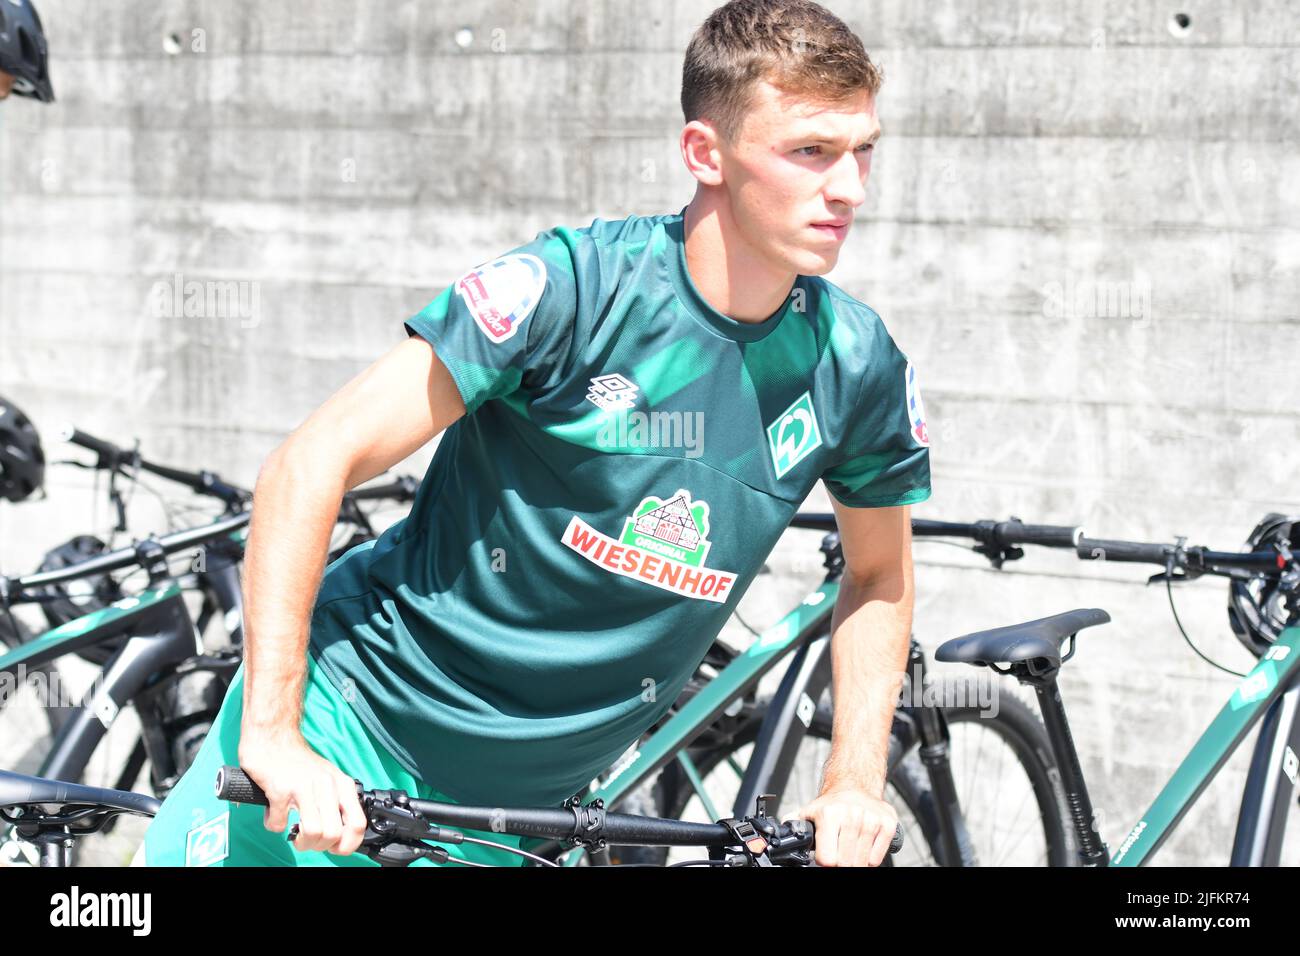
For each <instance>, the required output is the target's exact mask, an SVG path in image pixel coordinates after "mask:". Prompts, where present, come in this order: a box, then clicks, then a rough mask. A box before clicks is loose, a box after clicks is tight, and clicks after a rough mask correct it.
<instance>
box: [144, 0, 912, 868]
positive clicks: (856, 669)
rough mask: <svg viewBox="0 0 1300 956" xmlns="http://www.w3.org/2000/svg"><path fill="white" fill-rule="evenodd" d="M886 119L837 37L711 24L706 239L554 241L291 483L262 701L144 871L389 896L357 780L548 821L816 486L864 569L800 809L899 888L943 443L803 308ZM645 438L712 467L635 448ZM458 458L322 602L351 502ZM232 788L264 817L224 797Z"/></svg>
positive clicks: (640, 725) (287, 451)
mask: <svg viewBox="0 0 1300 956" xmlns="http://www.w3.org/2000/svg"><path fill="white" fill-rule="evenodd" d="M879 84H880V77H879V74H878V73H877V71H876V68H875V67H874V65H872V63H871V61H870V60H869V59H868V57H867V55H866V53H865V51H864V50H863V48H862V45H861V43H860V41H859V40H858V39H857V37H855V36H854V35H853V34H852V33H851V32H850V31H849V30H848V29H847V28H846V27H845V26H844V24H843V23H841V22H840V21H839V20H838V19H836V18H835V17H833V16H832V15H830V14H829V13H828V12H826V11H825V10H824V9H823V8H821V7H820V6H818V5H817V4H814V3H810V2H804V0H793V2H776V0H734V2H732V3H729V4H727V5H726V6H724V7H721V8H719V9H718V10H717V11H715V12H714V13H713V14H712V15H711V16H710V17H709V19H708V20H707V21H706V22H705V24H704V25H703V26H702V27H701V28H700V30H699V31H698V32H697V34H696V36H695V37H694V38H693V40H692V42H691V45H690V48H689V49H688V52H687V55H686V65H685V71H684V83H683V96H682V102H683V109H684V112H685V117H686V120H687V123H686V127H685V129H684V130H683V132H682V136H681V149H682V156H683V159H684V160H685V162H686V165H687V168H688V169H689V170H690V171H691V174H692V175H693V176H694V177H695V178H696V180H697V183H698V185H697V189H696V193H695V197H694V198H693V200H692V201H691V203H690V204H689V205H688V206H686V207H684V208H683V209H682V210H681V212H679V213H677V214H675V215H660V216H653V217H636V216H633V217H629V218H627V219H624V220H618V221H606V220H602V219H597V220H596V221H594V222H593V223H592V224H591V225H590V226H588V227H586V228H583V229H577V230H572V229H568V228H564V227H557V228H555V229H552V230H549V231H547V232H543V233H541V234H540V235H539V236H538V237H537V238H536V239H535V240H534V241H532V242H530V243H528V244H527V245H524V246H521V247H519V248H518V249H516V250H514V251H512V252H511V253H509V254H508V255H505V256H503V257H501V258H499V259H496V260H493V261H491V262H489V263H486V264H484V265H482V266H480V267H478V268H476V269H474V270H471V271H470V272H469V273H467V274H466V275H464V276H463V277H462V278H461V279H460V280H459V281H458V282H456V283H455V285H454V286H452V287H451V288H449V289H447V290H446V291H445V292H443V294H442V295H440V296H438V298H436V299H435V300H434V301H433V302H432V303H431V304H429V305H428V306H427V307H426V308H425V309H424V310H423V311H422V312H420V313H419V314H418V315H416V316H414V317H412V318H411V319H409V320H408V321H407V323H406V329H407V332H408V334H409V335H410V338H408V340H407V341H405V342H403V343H402V344H401V345H399V346H398V347H397V348H395V349H393V351H391V352H390V353H389V354H388V355H387V356H385V357H384V358H382V359H380V360H379V361H378V362H377V363H375V364H374V365H373V366H371V368H369V369H368V370H366V371H365V372H363V373H362V374H361V375H360V376H358V377H357V378H356V379H354V380H353V381H352V382H350V383H349V384H348V385H346V386H345V387H344V388H343V389H342V390H341V391H340V392H338V393H337V394H336V395H334V396H333V397H332V398H330V399H329V400H328V401H327V402H326V403H325V404H324V405H323V406H322V407H321V408H320V409H318V410H317V411H316V412H314V413H313V414H312V415H311V417H310V418H308V419H307V421H306V422H305V423H304V424H303V425H302V426H301V427H300V428H298V430H297V431H295V432H294V433H293V434H292V435H291V436H290V437H289V438H288V440H286V441H285V443H284V444H283V445H281V446H280V447H279V448H278V449H276V451H275V452H274V453H273V454H272V455H271V457H270V458H269V459H268V460H267V462H266V464H265V466H264V467H263V469H262V473H261V475H260V477H259V479H258V484H257V489H256V498H255V503H254V511H253V513H254V518H253V527H252V532H251V536H250V541H249V548H248V555H247V563H246V578H245V592H246V621H245V633H246V634H247V648H246V657H245V663H244V668H243V669H242V670H241V673H240V675H239V677H238V678H237V680H236V683H235V684H234V685H233V686H232V688H231V691H230V693H229V694H228V696H227V698H226V702H225V705H224V707H223V709H222V713H221V715H220V716H219V717H218V719H217V723H216V726H215V727H214V729H213V731H212V733H211V734H210V735H209V737H208V738H207V740H206V741H205V743H204V745H203V748H202V749H201V751H200V753H199V755H198V757H197V759H196V763H195V766H194V768H193V769H191V771H190V772H189V773H187V774H186V776H185V777H184V778H183V779H182V781H181V782H180V784H179V785H178V786H177V789H176V790H175V791H174V792H173V793H172V795H171V796H170V797H169V799H168V800H167V801H166V804H165V805H164V808H163V811H162V813H161V814H160V815H159V817H158V818H157V819H156V820H155V822H154V823H153V825H152V826H151V828H150V830H149V833H148V838H147V840H146V853H147V856H148V862H149V863H151V864H157V863H162V864H167V863H178V862H182V861H184V862H186V863H190V864H195V863H197V864H204V865H206V864H222V865H230V864H236V863H250V862H268V863H274V862H282V863H291V864H292V863H298V864H302V863H329V864H335V865H337V864H340V863H356V862H358V861H359V862H362V863H368V861H366V860H365V859H364V858H362V857H359V856H353V857H346V856H338V855H334V854H348V853H351V852H352V851H353V850H354V849H355V848H356V847H357V846H358V844H359V842H360V839H361V834H362V827H363V823H364V821H363V819H362V817H361V814H360V812H359V808H358V806H357V801H356V798H355V792H354V786H353V778H354V777H356V778H358V779H361V780H362V781H363V782H365V783H366V784H367V785H368V786H372V787H386V786H396V787H403V788H405V789H409V790H412V791H413V792H416V793H418V794H419V795H421V796H432V797H433V798H435V799H444V800H451V801H454V802H461V803H472V804H476V805H487V806H526V805H537V806H544V805H558V804H559V803H560V802H561V801H562V800H564V799H565V798H567V797H569V796H571V795H573V794H575V793H577V792H578V791H579V790H580V789H581V788H582V787H583V786H584V785H586V784H587V783H588V782H589V781H590V780H591V779H592V777H593V776H595V775H596V774H598V773H600V772H602V771H604V770H605V769H606V768H607V767H608V766H609V765H610V764H611V763H612V762H613V761H614V760H615V759H616V758H617V757H618V756H619V755H620V754H621V753H622V752H623V751H624V750H626V748H627V747H628V746H629V745H630V744H632V743H633V742H635V740H636V739H637V738H638V737H639V735H640V734H641V733H642V732H643V731H645V730H646V729H647V728H648V727H650V726H651V725H652V724H653V723H654V722H655V721H656V720H657V719H658V718H659V717H660V716H661V715H662V714H663V713H664V712H665V711H666V710H667V708H668V707H669V706H670V705H671V704H672V702H673V700H674V699H675V698H676V696H677V694H678V692H679V691H680V689H681V688H682V687H683V685H684V684H685V682H686V681H687V680H688V678H689V677H690V675H691V673H692V672H693V670H694V668H695V667H696V665H697V664H698V663H699V661H700V660H701V659H702V658H703V657H704V654H705V652H706V651H707V649H708V647H709V645H710V644H711V642H712V641H713V639H714V637H715V636H716V634H717V633H718V632H719V630H720V629H721V628H722V626H723V623H724V622H725V621H726V620H727V618H728V616H729V615H730V614H731V612H732V611H733V609H734V608H735V606H736V603H737V601H739V599H740V597H741V595H742V594H743V593H744V591H745V589H746V588H747V587H748V585H749V584H750V582H751V581H752V580H753V577H754V575H755V574H756V573H757V571H758V569H759V568H760V567H761V565H762V562H763V560H764V558H765V557H766V556H767V554H768V552H769V551H770V549H771V548H772V546H773V545H774V543H775V542H776V541H777V539H778V538H779V537H780V535H781V533H782V531H783V530H784V528H785V527H786V524H787V522H788V521H789V519H790V517H791V515H793V514H794V512H795V511H796V509H797V508H798V507H799V504H800V502H802V501H803V499H804V498H805V497H806V496H807V494H808V493H809V491H810V490H811V489H812V487H813V486H814V485H815V484H816V482H817V481H818V480H819V479H825V481H826V484H827V486H828V488H829V489H830V491H831V493H832V495H833V496H834V498H835V501H836V504H835V507H836V512H837V517H838V519H839V524H840V529H841V534H842V538H843V546H844V555H845V561H846V564H847V570H846V574H845V576H844V583H843V586H842V589H841V592H840V598H839V601H838V604H837V606H836V609H835V616H834V624H833V627H834V631H833V638H832V648H833V652H832V657H833V665H834V688H833V690H834V695H835V725H834V740H833V742H832V755H831V759H830V761H829V763H828V766H827V768H826V775H825V782H824V786H823V790H822V793H821V796H820V797H819V798H818V799H817V800H816V801H814V802H813V803H812V804H809V805H808V806H807V807H801V808H793V807H790V808H785V809H786V810H787V811H793V810H796V809H797V810H798V813H799V815H801V816H804V817H806V818H808V819H812V820H814V821H815V823H816V825H817V851H816V860H817V862H818V863H819V864H821V865H877V864H879V863H880V861H881V860H882V858H883V856H884V854H885V851H886V848H887V846H888V843H889V840H890V838H891V836H892V835H893V832H894V828H895V824H896V822H897V818H896V815H895V813H894V811H893V809H892V808H890V807H889V806H888V805H887V804H886V803H884V802H883V801H882V799H881V796H882V791H883V787H884V772H885V756H886V750H887V742H888V737H889V727H890V722H891V718H892V713H893V707H894V703H895V701H896V699H897V694H898V688H899V685H900V681H901V676H902V671H903V668H904V664H905V659H906V652H907V643H908V633H909V628H910V619H911V607H912V571H911V559H910V545H911V537H910V523H909V516H908V510H909V509H908V506H909V505H911V504H913V503H915V502H918V501H923V500H925V499H926V498H927V497H928V496H929V493H930V487H929V458H928V439H927V437H926V433H925V421H924V415H923V412H922V411H921V402H920V395H919V393H918V392H917V390H916V386H915V380H914V376H913V373H912V369H911V367H910V365H909V364H908V363H907V360H906V359H905V358H904V357H903V355H902V354H900V352H899V351H898V349H897V348H896V347H895V345H894V343H893V341H892V339H891V338H890V336H889V334H888V333H887V332H886V330H885V328H884V326H883V325H882V323H881V321H880V319H879V317H878V316H877V315H876V314H875V313H873V312H872V311H871V310H870V309H868V308H867V307H866V306H864V305H862V304H861V303H860V302H857V301H856V300H855V299H853V298H852V297H850V296H848V295H847V294H845V293H844V292H842V291H841V290H839V289H838V288H836V287H835V286H833V285H831V284H830V283H828V282H826V281H824V280H822V279H820V278H817V277H818V276H820V275H822V274H824V273H826V272H828V271H830V269H831V268H832V267H833V266H834V265H835V263H836V261H837V259H838V256H839V252H840V249H841V247H842V245H843V242H844V240H845V237H846V235H847V233H848V230H849V223H850V222H851V220H852V218H853V213H854V210H855V209H856V208H857V207H859V206H860V205H861V204H862V203H863V201H864V198H865V193H864V186H865V183H866V180H867V176H868V173H869V171H870V164H871V152H872V150H873V148H874V147H873V144H874V142H875V140H876V138H877V137H878V136H879V133H880V127H879V124H878V122H877V119H876V112H875V94H876V92H877V90H878V88H879ZM654 413H658V414H659V415H660V416H661V419H660V420H661V421H663V420H667V421H670V422H676V421H680V422H700V423H702V435H703V438H704V441H703V442H699V441H691V442H687V441H685V440H682V441H677V442H669V443H667V444H665V443H663V442H661V441H657V440H655V441H651V440H647V436H646V434H645V428H644V423H645V422H646V421H649V420H650V419H649V415H651V414H654ZM637 415H640V416H642V417H641V418H634V416H637ZM662 416H667V418H666V419H665V418H663V417H662ZM674 416H675V417H674ZM638 426H640V427H638ZM444 430H445V434H444V435H443V438H442V441H441V444H440V445H439V447H438V451H437V454H436V456H435V457H434V460H433V462H432V464H431V465H430V467H429V471H428V473H427V474H426V476H425V478H424V481H423V484H422V486H421V488H420V492H419V495H418V497H417V499H416V501H415V503H414V505H413V507H412V509H411V513H410V515H409V516H408V517H407V518H406V519H405V520H404V521H402V522H400V523H398V524H397V525H396V526H394V527H393V528H391V529H389V531H387V532H386V533H385V534H384V535H382V536H381V538H380V539H379V540H378V541H377V542H375V543H373V544H368V545H363V546H360V547H358V548H355V549H353V550H352V551H351V552H349V553H348V554H347V555H345V556H344V557H343V558H341V559H339V560H338V561H337V562H335V563H334V564H332V565H331V566H330V567H329V569H328V571H327V572H326V573H325V575H324V581H323V582H322V583H321V586H320V592H319V595H318V596H317V595H316V583H317V581H318V580H320V577H321V572H322V566H323V564H324V556H325V554H326V548H327V544H328V540H329V534H330V530H331V528H332V526H333V524H334V516H335V515H336V514H337V511H338V505H339V502H340V499H341V497H342V495H343V493H344V492H345V491H346V490H347V489H349V488H352V487H354V486H356V485H358V484H360V483H361V482H364V481H367V480H369V479H370V478H373V477H375V476H376V475H379V474H380V473H382V472H383V471H384V470H385V469H387V468H389V467H390V466H392V465H394V464H395V463H397V462H400V461H401V460H403V459H404V458H406V457H407V456H408V455H410V454H411V453H412V452H414V451H415V450H416V449H418V448H420V447H421V446H422V445H424V444H425V443H426V442H428V441H429V440H430V439H431V438H433V437H434V436H435V435H438V434H439V433H441V432H443V431H444ZM687 431H688V429H686V428H683V429H682V430H681V432H680V434H681V435H682V436H684V435H685V434H686V433H687ZM304 685H305V703H304ZM236 761H237V762H238V763H240V764H242V765H243V767H244V768H245V769H246V770H247V771H248V772H249V774H250V775H251V776H252V777H253V778H254V779H255V780H256V781H257V782H258V783H259V784H261V786H262V787H263V788H264V789H265V790H266V791H267V793H268V795H269V797H270V799H271V802H272V806H271V807H270V809H269V810H267V811H266V812H265V817H264V818H263V814H262V813H261V812H260V811H257V810H255V809H252V808H248V807H244V806H239V805H230V804H224V803H218V802H217V801H216V800H215V799H214V798H213V797H212V796H211V793H212V785H213V778H214V773H215V769H216V767H217V766H219V765H220V764H221V763H235V762H236ZM434 788H437V789H436V790H435V789H434ZM291 807H292V808H295V810H296V813H297V815H298V817H299V821H300V824H301V834H300V836H299V838H298V840H297V843H296V851H295V850H293V849H290V848H289V847H288V846H287V845H286V844H285V842H284V837H283V836H282V835H281V834H282V832H283V831H284V829H285V827H286V825H287V823H288V822H289V820H288V814H289V811H290V808H291ZM791 815H794V814H791ZM487 836H488V837H489V838H494V837H495V838H497V839H501V837H502V835H501V834H487ZM508 842H514V841H508ZM320 851H326V852H320ZM453 852H454V853H456V854H457V855H462V854H467V853H468V852H469V851H466V850H463V849H461V848H456V849H455V850H454V851H453ZM472 858H473V859H491V860H502V859H505V857H504V856H503V855H501V854H500V853H499V851H498V854H497V855H495V856H491V855H476V856H474V857H472Z"/></svg>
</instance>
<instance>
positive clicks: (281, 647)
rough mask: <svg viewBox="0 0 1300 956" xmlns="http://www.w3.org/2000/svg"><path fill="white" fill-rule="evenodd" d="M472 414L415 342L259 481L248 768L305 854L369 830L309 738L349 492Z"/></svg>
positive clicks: (320, 415)
mask: <svg viewBox="0 0 1300 956" xmlns="http://www.w3.org/2000/svg"><path fill="white" fill-rule="evenodd" d="M463 414H465V405H464V403H463V401H462V400H461V397H460V393H459V391H458V390H457V388H456V384H455V382H454V381H453V380H452V378H451V375H450V373H449V372H448V371H447V369H446V367H445V366H444V365H443V364H442V362H441V361H440V360H439V359H438V358H437V356H436V355H434V352H433V349H432V347H431V346H430V345H429V344H428V343H427V342H425V341H424V340H423V339H420V338H418V337H412V338H409V339H407V340H406V341H404V342H402V343H401V344H400V345H398V346H397V347H396V348H394V349H393V350H392V351H390V352H389V353H388V354H387V355H385V356H383V357H382V358H381V359H379V360H378V361H377V362H375V363H374V364H373V365H371V366H370V367H369V368H367V369H366V370H365V371H364V372H362V373H361V374H360V375H358V376H357V377H356V378H354V379H353V380H352V381H350V382H349V383H348V384H347V385H345V386H344V387H343V388H342V389H340V390H339V391H338V392H337V393H335V394H334V395H333V396H331V397H330V398H329V400H328V401H326V402H325V403H324V404H323V405H322V406H321V407H320V408H318V409H317V410H316V411H315V412H313V413H312V414H311V416H310V417H309V418H308V419H307V420H306V421H305V422H303V423H302V425H300V426H299V427H298V428H297V429H296V430H295V431H294V432H293V433H292V434H291V435H290V436H289V437H288V438H287V439H286V440H285V441H284V442H283V443H282V444H281V445H280V446H279V447H278V448H276V449H275V451H274V452H272V453H271V455H270V456H269V457H268V458H267V460H266V462H265V463H264V464H263V466H262V469H261V472H260V474H259V475H258V479H257V487H256V488H255V490H254V494H253V520H252V527H251V530H250V533H249V539H248V547H247V551H246V554H245V562H244V615H245V616H244V635H245V649H244V662H245V663H244V714H243V720H242V725H241V732H240V743H239V760H240V763H241V764H242V765H243V767H244V769H245V770H247V771H248V772H249V774H250V775H251V776H252V777H253V779H254V780H256V781H257V782H258V783H259V784H260V785H261V786H262V787H263V789H265V790H266V792H267V796H268V798H269V799H270V801H271V807H270V808H269V809H268V811H267V816H266V825H267V827H268V828H269V829H273V830H277V831H279V830H283V829H284V827H285V825H286V823H287V813H288V808H289V806H291V805H292V806H296V807H297V809H298V812H299V816H300V836H299V838H298V840H297V841H296V845H297V846H298V848H299V849H303V850H312V849H317V850H330V851H332V852H339V853H351V852H353V851H354V850H355V849H356V847H357V846H358V845H360V839H361V832H362V830H363V829H364V818H361V817H360V808H359V807H356V806H355V804H356V800H355V794H354V793H353V792H352V789H351V788H352V783H351V779H350V778H348V777H347V776H346V775H345V774H343V773H342V772H341V771H339V770H338V769H337V768H334V767H332V766H331V765H330V764H329V763H328V762H327V761H325V760H324V759H323V758H321V757H319V756H318V755H316V754H315V753H314V751H312V750H311V749H310V748H309V747H308V746H307V744H306V741H304V740H303V738H302V735H301V732H300V729H299V726H300V723H301V720H302V699H303V684H304V680H305V677H306V672H307V641H308V636H309V631H310V621H311V612H312V608H313V605H314V603H315V599H316V593H317V590H318V588H319V586H320V580H321V575H322V573H323V571H324V568H325V563H326V558H327V556H328V550H329V540H330V533H331V531H332V529H333V528H334V524H335V521H336V519H337V516H338V511H339V506H340V504H341V503H342V500H343V495H344V493H345V492H346V491H349V490H350V489H352V488H355V487H356V486H357V485H359V484H361V483H363V482H365V481H368V480H370V479H371V478H374V477H375V476H377V475H380V474H382V473H383V472H384V471H386V470H387V469H389V468H391V467H392V466H393V465H395V464H397V463H398V462H400V461H402V460H403V459H405V458H406V457H407V456H409V455H410V454H411V453H413V452H414V451H416V450H417V449H419V448H420V447H422V446H423V445H424V444H426V443H427V442H428V441H430V440H431V439H432V438H433V437H434V436H435V435H437V434H438V433H440V432H441V431H443V429H445V428H446V427H447V426H448V425H450V424H452V423H453V422H454V421H455V420H456V419H458V418H459V417H460V416H462V415H463ZM313 758H314V759H313ZM331 771H332V773H331Z"/></svg>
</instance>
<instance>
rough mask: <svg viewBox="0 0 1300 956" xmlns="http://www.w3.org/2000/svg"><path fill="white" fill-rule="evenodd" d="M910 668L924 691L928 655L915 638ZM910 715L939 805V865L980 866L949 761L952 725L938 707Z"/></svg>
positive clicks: (909, 655) (910, 648)
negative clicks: (949, 725)
mask: <svg viewBox="0 0 1300 956" xmlns="http://www.w3.org/2000/svg"><path fill="white" fill-rule="evenodd" d="M907 665H908V666H907V673H908V675H909V678H910V679H911V680H912V681H913V682H914V683H913V686H914V687H915V686H920V687H922V688H924V687H925V685H926V675H925V654H924V652H923V651H922V650H921V645H919V644H918V643H917V642H916V639H915V638H913V639H912V641H911V643H910V645H909V646H908V652H907ZM909 713H910V714H911V716H912V718H913V722H914V724H915V726H916V728H917V729H918V731H919V732H920V743H919V745H918V747H917V752H918V753H919V754H920V757H921V763H923V764H924V765H925V771H926V774H927V775H928V776H929V778H930V792H931V795H932V796H933V799H934V802H935V812H936V816H937V820H936V821H935V822H936V823H937V824H938V827H939V841H938V845H937V846H936V847H935V851H936V853H937V855H938V856H939V859H938V860H937V862H938V863H939V864H940V865H942V866H978V865H979V860H978V858H977V857H976V854H975V846H974V844H973V843H972V842H971V839H970V833H969V831H968V830H967V829H966V818H965V816H964V815H963V814H962V811H961V799H960V798H959V797H958V796H957V784H956V782H955V781H954V780H953V777H952V764H951V763H950V762H949V760H948V755H949V754H950V753H951V741H950V738H949V735H948V722H947V721H946V720H945V719H944V716H943V711H942V709H941V708H938V707H925V706H922V707H915V708H909Z"/></svg>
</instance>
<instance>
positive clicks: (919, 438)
mask: <svg viewBox="0 0 1300 956" xmlns="http://www.w3.org/2000/svg"><path fill="white" fill-rule="evenodd" d="M904 375H905V376H906V380H907V420H908V421H909V422H911V423H912V439H913V440H914V441H915V442H916V443H917V444H918V445H923V446H925V447H926V448H929V447H930V432H929V430H928V429H927V428H926V426H925V402H923V401H922V400H921V388H920V386H919V385H917V383H916V369H915V368H914V367H913V366H912V363H911V362H908V363H907V371H906V372H905V373H904Z"/></svg>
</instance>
